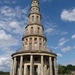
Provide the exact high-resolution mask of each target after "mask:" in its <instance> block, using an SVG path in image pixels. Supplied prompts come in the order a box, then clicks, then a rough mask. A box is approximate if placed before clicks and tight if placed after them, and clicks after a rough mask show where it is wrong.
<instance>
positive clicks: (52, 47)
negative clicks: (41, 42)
mask: <svg viewBox="0 0 75 75" xmlns="http://www.w3.org/2000/svg"><path fill="white" fill-rule="evenodd" d="M51 48H53V49H55V50H56V49H58V48H59V47H54V46H51Z"/></svg>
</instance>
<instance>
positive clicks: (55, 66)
mask: <svg viewBox="0 0 75 75" xmlns="http://www.w3.org/2000/svg"><path fill="white" fill-rule="evenodd" d="M54 72H55V75H57V65H56V58H54Z"/></svg>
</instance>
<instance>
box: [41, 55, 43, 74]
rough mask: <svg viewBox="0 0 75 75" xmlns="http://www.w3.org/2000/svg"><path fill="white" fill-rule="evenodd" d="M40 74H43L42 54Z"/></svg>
mask: <svg viewBox="0 0 75 75" xmlns="http://www.w3.org/2000/svg"><path fill="white" fill-rule="evenodd" d="M41 75H43V56H41Z"/></svg>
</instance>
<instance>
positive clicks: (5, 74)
mask: <svg viewBox="0 0 75 75" xmlns="http://www.w3.org/2000/svg"><path fill="white" fill-rule="evenodd" d="M0 75H10V73H9V72H3V71H0Z"/></svg>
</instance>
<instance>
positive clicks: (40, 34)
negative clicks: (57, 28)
mask: <svg viewBox="0 0 75 75" xmlns="http://www.w3.org/2000/svg"><path fill="white" fill-rule="evenodd" d="M28 35H39V36H44V37H45V38H46V34H45V33H43V34H42V33H33V32H31V33H26V34H24V35H23V37H25V36H28Z"/></svg>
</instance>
